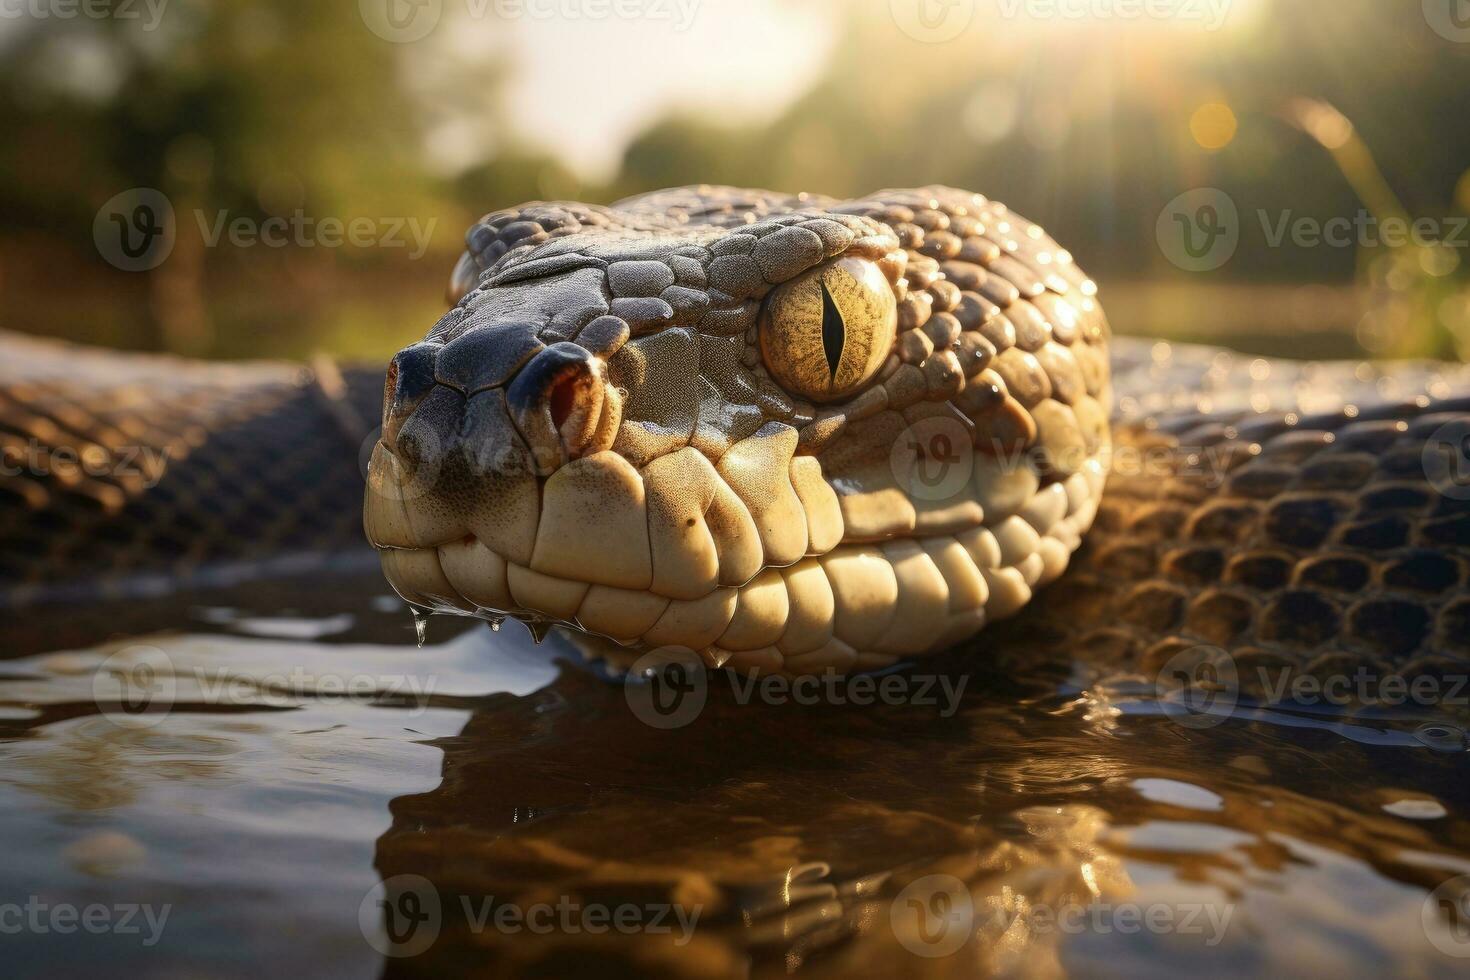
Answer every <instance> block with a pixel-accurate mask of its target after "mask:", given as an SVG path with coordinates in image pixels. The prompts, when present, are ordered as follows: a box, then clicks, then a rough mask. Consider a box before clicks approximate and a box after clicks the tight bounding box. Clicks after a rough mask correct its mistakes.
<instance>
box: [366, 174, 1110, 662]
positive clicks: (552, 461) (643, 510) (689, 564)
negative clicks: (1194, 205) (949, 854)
mask: <svg viewBox="0 0 1470 980" xmlns="http://www.w3.org/2000/svg"><path fill="white" fill-rule="evenodd" d="M468 242H469V245H470V252H469V253H468V254H467V255H466V256H465V258H464V259H462V260H461V263H460V266H459V268H458V269H457V270H456V273H455V276H454V284H453V286H452V287H451V293H452V295H453V296H456V297H457V298H458V303H457V305H456V306H455V308H454V309H453V310H452V311H451V312H450V313H449V314H448V315H447V316H445V317H444V318H443V319H442V320H441V321H440V322H439V323H438V324H437V325H436V326H435V327H434V328H433V330H431V331H430V333H429V335H428V337H427V338H426V339H425V340H424V341H422V342H420V343H418V344H415V345H413V346H411V347H409V348H407V349H405V350H404V351H402V352H401V353H400V354H399V355H398V356H397V357H396V358H395V359H394V362H393V364H392V366H391V367H390V369H389V378H388V386H387V394H386V403H385V406H384V424H383V434H382V440H381V442H380V443H379V444H378V446H377V447H376V449H375V451H374V455H373V459H372V463H371V467H370V471H369V489H368V494H367V505H366V528H367V533H368V537H369V539H370V540H371V541H372V542H373V544H374V545H375V546H377V547H378V548H380V549H381V551H382V560H383V567H384V570H385V572H386V573H387V575H388V578H389V580H390V581H391V582H392V583H393V585H394V587H395V588H396V589H397V590H398V591H399V593H400V594H402V595H403V596H404V597H405V598H406V599H408V600H409V601H410V602H413V603H415V604H416V605H418V606H421V607H424V608H428V609H439V610H448V611H454V612H461V613H468V614H474V615H482V616H487V617H497V616H500V615H502V614H510V615H513V616H517V617H521V618H524V619H528V620H532V621H538V622H549V623H558V624H565V625H569V626H573V627H576V628H578V629H580V630H583V631H586V632H587V633H591V634H597V635H600V636H603V637H607V638H610V639H612V640H614V641H616V642H617V644H619V645H621V646H622V647H623V648H625V649H626V650H629V651H632V652H633V653H636V652H638V651H643V650H648V649H651V648H655V647H665V646H671V647H680V648H687V649H689V650H693V651H697V652H698V653H699V654H700V655H701V656H703V657H704V659H705V661H706V662H707V663H708V664H710V665H711V666H724V667H729V668H732V669H739V670H761V671H782V672H786V673H793V674H802V673H813V672H819V671H824V670H832V669H835V670H838V671H847V670H854V669H857V670H867V669H875V668H880V667H884V666H888V665H891V664H893V663H895V662H897V661H898V660H900V659H903V658H908V657H913V656H919V655H923V654H927V653H930V652H933V651H935V650H938V649H943V648H946V647H949V646H952V645H953V644H955V643H957V642H959V641H962V640H965V639H967V638H968V637H970V636H972V635H973V634H975V633H976V632H977V631H979V630H980V629H981V628H982V627H983V626H984V625H985V624H986V623H987V622H991V621H994V620H997V619H1002V618H1005V617H1008V616H1011V615H1013V614H1014V613H1016V612H1017V611H1018V610H1020V609H1021V608H1022V607H1023V606H1024V605H1025V604H1026V603H1027V602H1028V601H1029V600H1030V598H1031V595H1032V592H1033V590H1034V589H1036V588H1039V587H1040V586H1043V585H1045V584H1047V583H1048V582H1050V581H1052V580H1054V579H1055V578H1057V577H1058V576H1059V575H1060V574H1061V573H1062V572H1063V571H1064V570H1065V569H1066V566H1067V562H1068V560H1069V557H1070V555H1071V553H1072V552H1073V551H1074V550H1075V549H1076V548H1077V547H1078V545H1079V543H1080V541H1081V536H1082V534H1083V533H1084V532H1086V530H1087V529H1088V527H1089V526H1090V524H1091V522H1092V519H1093V515H1094V514H1095V513H1096V510H1097V505H1098V498H1099V495H1100V493H1101V490H1102V485H1103V482H1104V480H1105V478H1106V472H1107V469H1106V468H1107V461H1108V450H1109V445H1110V441H1109V433H1108V423H1107V417H1108V413H1109V411H1110V409H1111V399H1112V395H1111V390H1110V386H1109V372H1108V347H1107V338H1108V328H1107V324H1106V320H1105V319H1104V317H1103V314H1102V311H1101V308H1100V307H1099V306H1098V304H1097V302H1096V300H1095V299H1094V294H1095V292H1096V290H1095V287H1094V286H1093V284H1092V282H1091V281H1090V280H1088V279H1087V278H1086V276H1085V275H1083V273H1082V272H1081V271H1080V270H1078V269H1077V267H1076V265H1075V264H1074V263H1073V261H1072V258H1071V256H1070V255H1068V254H1067V253H1066V252H1065V251H1063V250H1062V249H1060V248H1059V247H1058V246H1057V245H1056V244H1055V243H1054V242H1052V241H1051V240H1050V239H1049V238H1047V237H1046V236H1045V235H1044V234H1043V233H1042V232H1041V230H1040V229H1039V228H1037V227H1036V226H1034V225H1032V224H1030V223H1029V222H1027V221H1025V220H1024V219H1021V218H1019V217H1017V216H1016V215H1014V214H1012V213H1011V212H1009V211H1007V210H1006V209H1005V208H1004V207H1003V206H1001V205H998V204H995V203H993V202H990V201H987V200H986V199H984V198H983V197H980V196H979V195H976V194H971V193H968V192H964V191H958V190H953V189H950V188H943V187H930V188H923V189H919V190H901V191H882V192H879V193H877V194H874V195H871V196H870V197H866V198H861V199H858V200H855V201H845V202H844V201H834V200H830V199H825V198H816V197H810V196H806V195H802V196H798V197H787V196H783V195H776V194H770V193H766V192H761V191H746V190H737V189H732V188H710V187H699V188H682V189H677V190H670V191H663V192H659V193H656V194H652V195H646V196H643V197H638V198H634V199H632V200H630V201H626V202H623V203H621V204H619V205H615V206H614V207H612V208H610V209H603V208H596V207H590V206H587V205H579V204H530V205H526V206H524V207H521V208H518V209H513V210H509V211H501V212H496V213H494V214H491V215H488V216H487V217H486V218H484V219H483V220H482V221H481V223H480V224H478V225H477V226H476V227H475V228H474V229H472V230H471V231H470V233H469V235H468ZM834 267H838V268H840V269H842V270H847V271H846V272H841V273H839V274H833V275H829V274H828V273H827V272H826V271H824V270H829V269H832V268H834ZM811 270H817V272H815V273H811V275H817V276H823V277H824V278H823V279H822V280H821V281H822V282H823V283H824V284H825V283H829V282H830V283H831V284H832V290H831V291H830V292H831V297H830V299H829V301H830V302H831V303H832V305H835V306H836V307H838V310H839V313H840V314H841V316H842V317H843V318H844V319H845V323H844V324H843V325H841V326H840V327H839V328H838V329H837V332H836V336H837V338H838V339H837V340H836V341H829V340H827V339H824V338H826V337H827V334H826V333H825V331H826V330H827V326H826V325H825V323H823V324H819V323H818V321H820V320H822V318H823V317H824V316H825V315H826V314H825V313H822V312H819V311H820V310H825V309H826V307H824V306H822V305H821V303H823V302H828V301H819V299H818V296H819V293H818V292H817V287H816V285H815V280H812V279H810V278H809V279H807V280H804V281H806V282H807V283H808V285H807V286H806V287H804V288H805V289H806V290H807V291H806V292H805V293H804V294H801V295H802V296H804V299H800V300H798V299H795V298H790V297H796V296H798V291H797V288H796V286H795V285H793V286H792V288H791V289H789V290H783V289H782V288H781V287H783V285H786V284H795V283H796V282H797V281H798V280H800V279H801V277H803V275H805V274H809V273H810V271H811ZM849 274H850V275H849ZM858 280H861V281H865V282H869V283H874V284H876V285H875V286H873V287H872V288H865V287H862V286H857V285H853V283H854V282H855V281H858ZM823 288H825V286H824V287H823ZM844 289H846V292H844V291H843V290H844ZM884 291H891V294H892V296H891V298H889V297H888V296H886V295H884ZM777 303H789V304H790V305H791V308H792V309H793V310H795V309H797V308H798V307H799V312H798V313H794V314H790V315H787V314H784V313H783V314H779V315H780V316H782V317H785V319H782V320H781V321H780V322H781V324H782V327H781V329H779V330H776V329H774V328H768V326H767V325H766V318H772V317H777V316H778V313H777V312H776V311H775V309H774V307H775V304H777ZM801 304H805V305H801ZM863 304H867V305H866V306H863V310H862V311H858V312H855V311H857V310H858V307H859V306H862V305H863ZM885 306H886V307H887V308H888V309H889V310H892V309H893V308H895V307H896V318H895V317H894V314H892V313H891V312H890V313H888V314H887V315H888V317H889V318H895V319H896V332H886V331H885V329H884V328H883V327H884V326H885V325H884V324H880V326H879V327H878V328H874V329H872V330H871V331H865V330H864V327H865V326H867V325H869V323H870V321H871V322H873V323H878V322H879V321H882V320H883V319H884V317H883V315H882V313H881V311H882V310H883V309H884V307H885ZM785 308H786V307H784V306H782V307H781V309H783V310H784V309H785ZM874 311H880V312H874ZM793 316H794V317H795V319H796V321H797V323H796V325H795V326H794V327H791V328H790V329H788V326H789V325H790V324H791V323H792V319H791V317H793ZM803 317H805V318H806V320H807V321H809V322H802V318H803ZM819 326H820V327H821V329H820V331H819V330H818V327H819ZM808 328H810V332H807V330H808ZM844 328H845V333H844V332H843V330H844ZM768 329H770V330H771V331H772V332H769V333H768V332H766V331H767V330H768ZM887 330H888V331H892V327H887ZM890 338H891V339H890ZM845 344H850V345H852V346H851V350H849V347H847V346H844V345H845ZM867 344H871V356H870V353H869V347H867V346H864V345H867ZM880 345H881V346H880ZM804 347H806V348H812V350H811V351H810V352H808V351H805V350H803V348H804ZM816 348H825V349H826V350H825V353H826V357H827V360H826V361H825V362H824V361H822V360H820V359H819V358H820V356H821V355H822V353H823V351H822V350H817V349H816ZM839 351H840V352H841V359H839V357H838V354H839ZM777 352H779V356H778V354H777ZM854 352H855V353H854ZM807 353H810V355H811V356H810V357H805V356H804V355H805V354H807ZM862 363H866V364H869V365H870V367H871V370H869V371H866V372H865V371H863V370H861V368H860V364H862ZM829 370H830V372H831V374H830V378H831V381H830V385H831V386H832V387H841V388H842V390H841V393H840V394H841V397H838V398H831V397H828V396H827V392H828V391H829V389H823V388H820V386H821V385H824V384H827V383H828V381H827V379H828V377H829V375H828V371H829ZM781 378H784V379H786V380H785V382H783V381H782V380H778V379H781ZM854 381H856V382H860V383H846V382H854ZM804 384H805V385H807V387H805V388H802V389H801V390H790V389H791V388H792V387H800V386H801V385H804ZM803 396H809V397H803Z"/></svg>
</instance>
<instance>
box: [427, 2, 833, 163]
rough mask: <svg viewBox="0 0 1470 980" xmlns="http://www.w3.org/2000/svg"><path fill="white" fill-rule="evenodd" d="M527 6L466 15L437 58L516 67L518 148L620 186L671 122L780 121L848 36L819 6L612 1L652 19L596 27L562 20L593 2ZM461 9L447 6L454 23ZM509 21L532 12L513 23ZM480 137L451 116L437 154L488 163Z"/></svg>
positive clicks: (507, 95)
mask: <svg viewBox="0 0 1470 980" xmlns="http://www.w3.org/2000/svg"><path fill="white" fill-rule="evenodd" d="M520 2H522V3H524V7H523V8H521V7H517V6H516V5H515V4H514V3H507V2H506V0H499V2H498V3H496V2H494V0H492V5H491V8H490V9H491V10H492V11H496V10H498V11H500V15H499V16H497V15H496V14H495V13H491V14H490V15H489V16H486V17H483V18H476V17H471V16H466V15H464V14H463V13H462V14H461V16H462V18H463V19H460V20H456V21H455V22H453V23H451V22H449V21H448V19H447V16H446V22H445V23H444V24H443V25H441V27H440V29H439V30H438V31H436V32H435V35H434V37H435V38H437V39H438V40H439V44H436V45H425V46H424V48H432V49H434V50H433V52H432V53H428V52H426V56H427V57H429V58H432V59H435V60H436V61H438V64H439V69H440V70H447V66H446V65H445V64H444V62H445V61H447V62H449V63H451V64H452V63H454V62H456V61H459V62H461V63H463V62H464V61H471V62H473V61H479V62H480V63H482V64H483V63H484V61H485V59H486V58H487V57H492V58H493V57H506V58H509V59H511V63H510V64H509V65H507V68H508V69H509V70H508V75H509V81H508V85H507V87H506V90H505V91H504V92H503V95H504V99H503V101H502V102H501V103H500V104H501V106H502V107H503V108H504V109H505V110H506V111H508V113H509V121H510V122H511V124H512V125H513V126H514V128H515V131H516V136H517V139H518V140H520V141H522V142H525V143H528V144H530V145H532V146H536V147H538V148H541V149H545V150H549V151H551V152H553V153H555V154H556V155H557V156H558V157H560V158H561V159H563V160H564V161H565V162H567V163H568V164H569V165H571V166H572V168H573V169H574V170H576V171H578V172H579V173H580V174H582V175H583V176H584V177H587V178H602V177H607V176H610V175H611V174H613V173H614V172H615V171H616V169H617V165H618V163H619V161H620V159H621V157H622V152H623V149H624V148H625V147H626V145H627V144H628V142H629V141H630V140H631V139H632V138H633V137H634V136H635V135H637V133H638V132H639V131H640V130H641V129H643V128H644V127H645V126H646V125H648V124H649V123H650V122H652V121H654V120H656V119H658V118H659V117H661V116H663V115H665V114H666V113H668V112H669V111H671V110H679V109H699V108H706V107H718V109H719V116H718V118H720V119H722V120H729V121H730V122H731V123H732V124H739V123H749V122H756V123H758V122H761V121H763V120H766V119H769V118H772V117H775V116H776V115H778V114H779V113H780V112H781V111H782V109H784V108H785V107H786V106H787V105H789V104H790V102H791V101H792V100H793V99H795V98H797V97H798V96H800V95H801V94H802V93H804V92H805V91H806V90H807V89H808V88H810V87H811V86H812V85H813V84H814V83H815V82H816V80H817V79H818V78H820V77H821V75H822V72H823V69H824V68H825V67H826V63H827V58H828V56H829V54H830V51H831V46H832V43H833V41H834V35H835V33H836V31H835V29H834V28H835V25H834V22H833V19H832V13H831V11H830V10H829V9H827V8H826V7H825V6H823V5H817V4H784V3H779V2H775V0H608V3H607V5H606V7H604V8H603V9H609V8H611V9H617V6H618V4H620V3H621V4H624V5H625V9H634V10H641V11H644V12H645V14H644V16H642V17H638V18H632V19H629V18H618V17H616V16H606V17H602V18H599V19H592V18H590V17H571V16H565V15H563V14H562V13H561V11H563V10H566V11H577V10H579V9H595V7H596V5H595V4H591V5H588V4H586V3H585V0H582V2H580V3H579V0H520ZM452 9H453V8H452V7H451V5H450V4H446V15H450V11H451V10H452ZM465 9H466V10H468V9H469V8H468V7H466V8H465ZM507 9H524V10H525V11H527V12H526V13H524V14H522V15H521V16H519V17H509V16H506V15H505V13H504V11H506V10H507ZM532 10H536V11H539V12H540V13H541V16H532V15H531V13H530V11H532ZM547 12H556V15H555V16H546V14H547ZM446 27H450V28H452V29H450V30H445V28H446ZM440 45H442V47H441V46H440ZM413 47H417V46H413ZM439 59H444V60H439ZM420 69H421V70H424V71H433V70H434V69H433V68H430V67H425V66H420ZM478 130H479V128H478V127H476V126H474V125H472V121H471V120H469V119H465V118H460V119H459V120H457V121H456V120H455V119H454V117H453V115H451V116H449V117H448V118H446V119H445V121H444V123H443V125H442V126H441V127H440V128H439V129H438V131H437V132H436V133H435V134H434V135H433V136H432V137H431V139H430V144H429V146H430V152H431V154H432V155H433V156H434V157H436V158H437V162H438V163H439V164H440V165H441V166H443V167H445V168H446V169H454V168H455V167H456V166H457V165H463V164H465V163H469V162H472V161H473V160H475V159H476V158H478V157H480V156H482V155H483V148H482V147H480V146H478V145H476V144H477V143H478V142H479V141H480V140H481V139H482V136H481V135H479V134H478Z"/></svg>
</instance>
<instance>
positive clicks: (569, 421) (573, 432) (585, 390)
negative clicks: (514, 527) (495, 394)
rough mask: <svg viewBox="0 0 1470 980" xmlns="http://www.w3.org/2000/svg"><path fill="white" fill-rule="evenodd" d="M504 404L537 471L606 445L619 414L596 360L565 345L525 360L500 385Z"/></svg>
mask: <svg viewBox="0 0 1470 980" xmlns="http://www.w3.org/2000/svg"><path fill="white" fill-rule="evenodd" d="M506 406H507V408H509V410H510V413H511V418H512V419H513V420H514V421H515V424H516V428H517V429H518V430H520V432H521V434H522V435H523V436H524V437H525V439H526V443H527V445H528V446H529V447H530V449H531V454H532V456H533V457H534V458H535V460H536V463H537V468H538V470H540V472H541V473H542V474H549V473H551V472H552V471H554V470H556V469H557V468H559V467H560V466H562V465H563V464H565V463H568V462H571V461H572V460H574V459H580V458H581V457H583V456H586V455H589V454H591V453H595V452H599V451H601V450H604V449H609V448H611V447H612V444H613V438H614V437H615V436H616V434H617V428H618V423H619V422H620V421H621V418H622V399H621V397H620V396H619V394H618V392H617V389H615V388H613V387H611V386H610V385H609V384H608V382H607V371H606V368H605V367H604V365H603V362H602V359H601V358H600V357H598V356H597V355H595V354H593V353H591V352H590V351H588V350H587V349H586V348H584V347H580V346H578V345H576V344H570V343H556V344H552V345H551V346H550V347H547V348H546V349H545V350H542V351H541V352H540V353H538V354H537V355H536V356H535V357H533V358H531V360H530V362H529V363H527V364H526V366H525V367H524V368H522V369H521V371H520V373H519V374H517V375H516V377H515V379H514V380H512V381H511V383H510V386H509V388H507V389H506Z"/></svg>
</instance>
